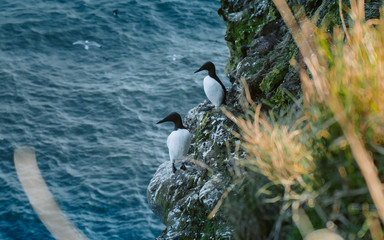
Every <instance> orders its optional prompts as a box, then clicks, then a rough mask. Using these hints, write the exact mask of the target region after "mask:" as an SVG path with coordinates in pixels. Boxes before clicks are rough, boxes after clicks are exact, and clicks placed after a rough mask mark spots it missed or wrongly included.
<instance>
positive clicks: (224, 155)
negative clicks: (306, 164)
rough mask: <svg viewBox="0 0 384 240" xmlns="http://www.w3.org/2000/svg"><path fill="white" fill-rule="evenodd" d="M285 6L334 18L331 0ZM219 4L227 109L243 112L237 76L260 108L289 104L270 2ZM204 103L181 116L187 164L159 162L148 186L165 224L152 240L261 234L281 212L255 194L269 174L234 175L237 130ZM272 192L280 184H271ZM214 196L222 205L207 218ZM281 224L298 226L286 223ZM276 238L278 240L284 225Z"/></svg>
mask: <svg viewBox="0 0 384 240" xmlns="http://www.w3.org/2000/svg"><path fill="white" fill-rule="evenodd" d="M289 4H290V7H291V8H293V9H294V10H296V11H297V12H300V11H302V12H305V13H306V15H307V16H309V17H311V16H313V15H315V14H316V15H317V16H318V20H317V24H318V25H319V26H324V27H326V28H328V29H332V28H333V27H334V26H335V25H339V24H340V23H341V21H340V17H339V14H338V11H339V8H338V5H337V1H331V0H323V1H321V0H310V1H300V0H296V1H294V0H292V1H289ZM381 4H382V3H381V1H369V2H368V4H367V6H368V7H367V17H368V18H372V17H377V16H379V11H378V9H379V7H380V6H381ZM221 5H222V7H221V8H220V9H219V10H218V14H219V15H220V16H222V18H223V19H224V21H226V23H227V33H226V36H225V40H226V41H227V45H228V48H229V50H230V57H229V60H228V64H227V67H226V73H227V74H228V77H229V79H230V81H231V83H232V86H231V88H230V89H229V91H228V95H229V96H228V97H227V99H229V101H228V104H227V105H226V108H227V109H228V110H229V111H231V112H232V113H234V114H241V113H242V107H241V104H240V103H241V102H242V101H243V90H242V87H241V84H240V79H241V78H244V79H245V80H246V82H247V84H248V85H249V86H250V91H251V95H252V99H253V100H254V101H255V102H256V103H262V104H263V107H264V108H265V109H266V110H267V109H272V110H276V109H282V108H285V109H288V108H289V107H290V105H291V103H292V101H293V99H298V98H300V94H301V85H300V79H299V75H298V73H297V70H296V69H295V68H293V67H292V66H291V65H290V64H289V62H290V60H291V59H297V60H299V58H300V56H299V53H298V50H297V46H296V45H295V43H294V41H293V39H292V36H291V34H290V33H289V31H288V28H287V27H286V26H285V24H284V22H283V21H282V20H281V16H280V15H279V13H278V11H277V10H276V8H275V6H274V4H273V2H272V1H268V0H221ZM299 6H301V7H299ZM208 106H210V103H208V102H204V103H202V104H200V105H198V106H196V107H195V108H193V109H191V110H190V111H189V113H188V116H186V119H184V121H185V125H186V126H187V127H188V128H189V130H190V132H191V133H193V140H192V147H191V149H190V154H189V161H188V163H187V170H186V171H182V170H178V171H177V172H176V173H175V174H173V173H172V171H171V166H170V162H169V161H165V162H164V163H163V164H162V165H161V166H160V167H159V168H158V170H157V172H156V173H155V175H154V176H153V178H152V180H151V182H150V184H149V186H148V192H147V193H148V202H149V205H150V207H151V208H152V210H153V212H154V213H155V214H156V216H157V217H158V218H159V219H160V220H161V221H162V222H163V223H164V224H165V225H166V229H165V230H164V231H163V233H162V234H161V236H159V238H158V239H233V238H239V239H265V238H266V237H267V236H268V235H270V232H271V231H272V230H273V228H274V227H276V225H275V224H274V223H275V222H276V220H277V219H278V218H279V212H280V211H279V207H278V206H277V205H276V204H274V203H269V204H264V197H263V196H259V195H258V197H255V195H256V192H257V191H258V189H259V188H261V187H262V186H265V184H267V183H268V180H267V179H266V178H265V177H264V176H262V175H261V174H256V173H249V174H252V175H253V176H252V177H251V178H242V177H239V176H238V174H237V173H236V171H237V169H236V164H234V162H236V161H237V160H238V158H241V157H242V156H243V154H244V153H243V152H242V150H241V149H239V148H238V140H237V139H236V138H235V137H234V136H233V135H232V131H234V130H235V131H237V128H236V126H235V125H234V124H233V122H232V121H231V120H229V119H228V118H227V117H226V116H225V115H224V114H223V113H222V111H221V110H220V109H211V110H207V107H208ZM250 179H252V180H250ZM250 181H252V184H249V182H250ZM273 191H275V192H276V193H282V192H283V189H282V188H279V187H277V186H276V187H275V188H274V189H273ZM228 193H229V194H228ZM221 200H225V201H224V202H226V201H228V202H229V203H226V204H224V205H225V207H221V208H220V209H219V210H218V211H217V213H216V214H215V215H214V216H213V218H212V219H208V216H209V214H210V213H211V212H212V210H214V208H215V206H216V204H217V203H218V202H221ZM285 230H286V231H291V232H295V231H296V232H297V230H295V228H294V227H290V226H289V224H288V225H287V226H286V227H285ZM293 235H294V234H293ZM280 236H281V239H285V238H284V237H283V236H284V231H282V233H281V235H280ZM291 236H292V234H291Z"/></svg>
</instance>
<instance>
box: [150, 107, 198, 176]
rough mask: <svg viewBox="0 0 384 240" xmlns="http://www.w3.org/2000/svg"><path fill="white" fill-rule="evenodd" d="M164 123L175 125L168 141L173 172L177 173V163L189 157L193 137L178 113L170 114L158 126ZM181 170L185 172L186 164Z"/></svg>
mask: <svg viewBox="0 0 384 240" xmlns="http://www.w3.org/2000/svg"><path fill="white" fill-rule="evenodd" d="M163 122H173V123H174V124H175V128H174V130H173V131H172V133H171V134H169V136H168V139H167V146H168V150H169V158H170V160H171V162H172V171H173V172H174V173H175V172H176V167H175V161H176V160H182V159H183V158H184V157H185V156H186V155H187V153H188V149H189V146H190V144H191V138H192V136H191V134H190V133H189V131H188V130H187V128H186V127H184V125H183V122H182V120H181V117H180V114H178V113H177V112H173V113H171V114H169V115H168V116H166V117H165V118H164V119H163V120H161V121H159V122H158V123H157V124H159V123H163ZM181 169H183V170H185V166H184V162H183V164H182V166H181Z"/></svg>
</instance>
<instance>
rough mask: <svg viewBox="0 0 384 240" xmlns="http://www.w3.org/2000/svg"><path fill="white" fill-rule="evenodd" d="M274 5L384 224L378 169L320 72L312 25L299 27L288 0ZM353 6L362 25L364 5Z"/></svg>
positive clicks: (361, 1) (353, 4) (383, 193)
mask: <svg viewBox="0 0 384 240" xmlns="http://www.w3.org/2000/svg"><path fill="white" fill-rule="evenodd" d="M273 2H274V3H275V5H276V8H277V9H278V10H279V12H280V14H281V16H282V18H283V20H284V22H285V24H286V25H287V26H288V28H289V29H290V31H291V33H292V35H293V38H294V39H295V42H296V43H297V45H298V47H299V49H300V52H301V54H302V55H303V57H304V62H305V63H306V65H307V67H308V68H309V70H310V71H311V73H312V75H313V78H314V79H313V81H314V83H312V84H313V85H314V86H315V87H314V89H315V90H316V93H317V97H318V101H319V102H320V103H322V104H324V105H325V106H327V107H329V108H330V109H331V111H332V112H333V114H334V117H335V119H336V121H337V122H338V123H339V124H340V127H341V128H342V131H343V134H344V136H345V138H346V140H347V142H348V144H349V145H350V147H351V151H352V154H353V157H354V159H355V161H356V162H357V164H358V166H359V168H360V171H361V173H362V175H363V177H364V180H365V182H366V183H367V186H368V189H369V193H370V195H371V197H372V200H373V202H374V204H375V205H376V208H377V211H378V214H379V216H380V218H381V220H382V222H384V201H383V199H384V191H383V187H382V183H381V181H380V179H379V177H378V173H377V169H376V166H375V165H374V162H373V159H372V157H371V156H370V154H369V152H368V151H367V149H366V148H365V145H364V142H363V141H362V139H361V137H359V136H358V135H357V133H356V131H355V129H354V125H353V123H352V122H351V121H350V120H349V119H348V118H347V116H346V113H345V109H344V108H343V107H342V105H341V103H340V102H339V99H337V97H335V96H332V94H330V91H329V89H330V88H329V85H328V84H327V79H326V78H325V76H324V73H323V72H322V71H320V70H319V68H318V66H319V63H320V62H321V61H320V60H319V57H318V54H317V52H316V48H314V46H313V45H312V43H313V41H312V40H313V38H314V34H315V33H314V31H313V30H312V29H311V27H310V26H309V24H308V25H306V24H307V23H308V22H309V21H308V20H304V23H303V24H301V25H299V24H298V22H297V21H296V19H295V17H294V16H293V14H292V12H291V10H290V8H289V6H288V4H287V2H286V1H285V0H273ZM351 6H352V8H355V10H357V11H356V12H357V13H358V14H357V15H358V19H357V20H356V21H363V20H364V12H363V11H364V1H363V0H360V1H359V2H358V4H356V2H355V0H351ZM352 10H354V9H352ZM302 81H303V84H307V82H304V80H303V78H302Z"/></svg>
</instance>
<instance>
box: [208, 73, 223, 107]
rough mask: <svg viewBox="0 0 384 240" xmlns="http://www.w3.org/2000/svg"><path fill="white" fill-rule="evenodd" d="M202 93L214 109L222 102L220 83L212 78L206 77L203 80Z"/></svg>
mask: <svg viewBox="0 0 384 240" xmlns="http://www.w3.org/2000/svg"><path fill="white" fill-rule="evenodd" d="M204 92H205V95H207V98H208V99H209V101H211V102H212V103H213V104H214V105H215V106H216V107H217V106H220V105H221V103H222V102H223V98H224V91H223V88H222V87H221V85H220V83H218V82H217V81H216V80H215V79H214V78H211V77H210V76H206V77H205V78H204Z"/></svg>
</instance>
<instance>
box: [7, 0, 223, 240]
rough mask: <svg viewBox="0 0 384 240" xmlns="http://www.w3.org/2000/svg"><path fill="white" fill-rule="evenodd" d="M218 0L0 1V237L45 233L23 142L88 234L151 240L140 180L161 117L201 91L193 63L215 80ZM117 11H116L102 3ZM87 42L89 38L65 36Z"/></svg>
mask: <svg viewBox="0 0 384 240" xmlns="http://www.w3.org/2000/svg"><path fill="white" fill-rule="evenodd" d="M219 7H220V2H219V0H209V1H208V0H156V1H153V0H114V1H109V0H99V1H91V0H73V1H63V0H46V1H43V0H1V1H0V9H1V12H0V239H1V240H8V239H23V240H24V239H26V240H30V239H39V240H42V239H43V240H44V239H53V238H52V236H51V234H50V233H49V232H48V230H47V229H46V228H45V226H44V225H43V224H42V223H41V221H40V220H39V218H38V216H37V215H36V214H35V212H34V211H33V208H32V207H31V205H30V203H29V201H28V199H27V197H26V195H25V193H24V191H23V189H22V186H21V184H20V182H19V180H18V178H17V175H16V172H15V166H14V162H13V152H14V150H15V149H16V148H17V147H20V146H24V145H27V146H32V147H33V148H34V149H35V151H36V156H37V161H38V165H39V168H40V170H41V172H42V175H43V177H44V179H45V181H46V182H47V184H48V186H49V188H50V190H51V192H52V193H53V195H54V197H55V199H56V200H57V202H58V204H59V205H60V207H61V208H62V209H63V211H64V212H65V213H66V215H67V216H68V217H69V218H70V219H71V220H72V221H73V223H74V224H75V225H76V226H77V227H78V228H79V229H80V230H81V231H83V232H84V233H85V235H86V236H87V237H88V238H90V239H97V240H100V239H101V240H103V239H154V238H155V237H157V236H158V235H159V234H160V233H161V231H162V230H163V229H164V225H163V224H162V223H161V222H160V221H159V220H158V219H156V217H155V215H154V214H153V213H152V212H151V210H150V209H149V206H148V203H147V197H146V188H147V186H148V184H149V181H150V179H151V177H152V175H153V174H154V173H155V172H156V169H157V167H158V166H159V165H160V164H161V163H162V162H164V161H169V158H168V150H167V147H166V138H167V135H168V134H169V133H170V132H171V131H172V129H173V126H172V124H161V125H156V122H157V121H159V120H161V119H162V118H163V117H165V116H166V115H168V114H169V113H170V112H173V111H177V112H179V113H180V114H181V115H182V116H185V114H187V112H188V110H189V109H191V108H193V107H194V106H196V105H197V104H199V103H200V102H202V101H204V100H205V99H206V98H205V95H204V91H203V87H202V85H203V77H204V74H202V73H197V74H194V73H193V72H194V71H195V70H197V69H198V68H199V67H200V66H201V65H202V64H203V63H204V62H205V61H208V60H210V61H212V62H214V63H215V64H216V68H217V73H218V75H219V77H220V78H221V79H222V81H223V82H224V84H225V85H226V86H229V82H228V80H227V78H226V77H225V76H224V73H223V71H224V66H225V64H226V61H227V57H228V55H229V53H228V50H227V46H226V43H225V41H224V35H225V23H224V22H223V21H222V19H221V18H220V17H219V16H218V15H217V9H218V8H219ZM116 9H117V10H118V11H117V15H116V14H114V13H113V11H114V10H116ZM78 40H88V41H94V42H97V43H98V44H100V45H101V47H100V48H98V47H94V46H90V48H89V49H88V50H86V49H85V48H84V46H82V45H73V43H74V42H76V41H78Z"/></svg>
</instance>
